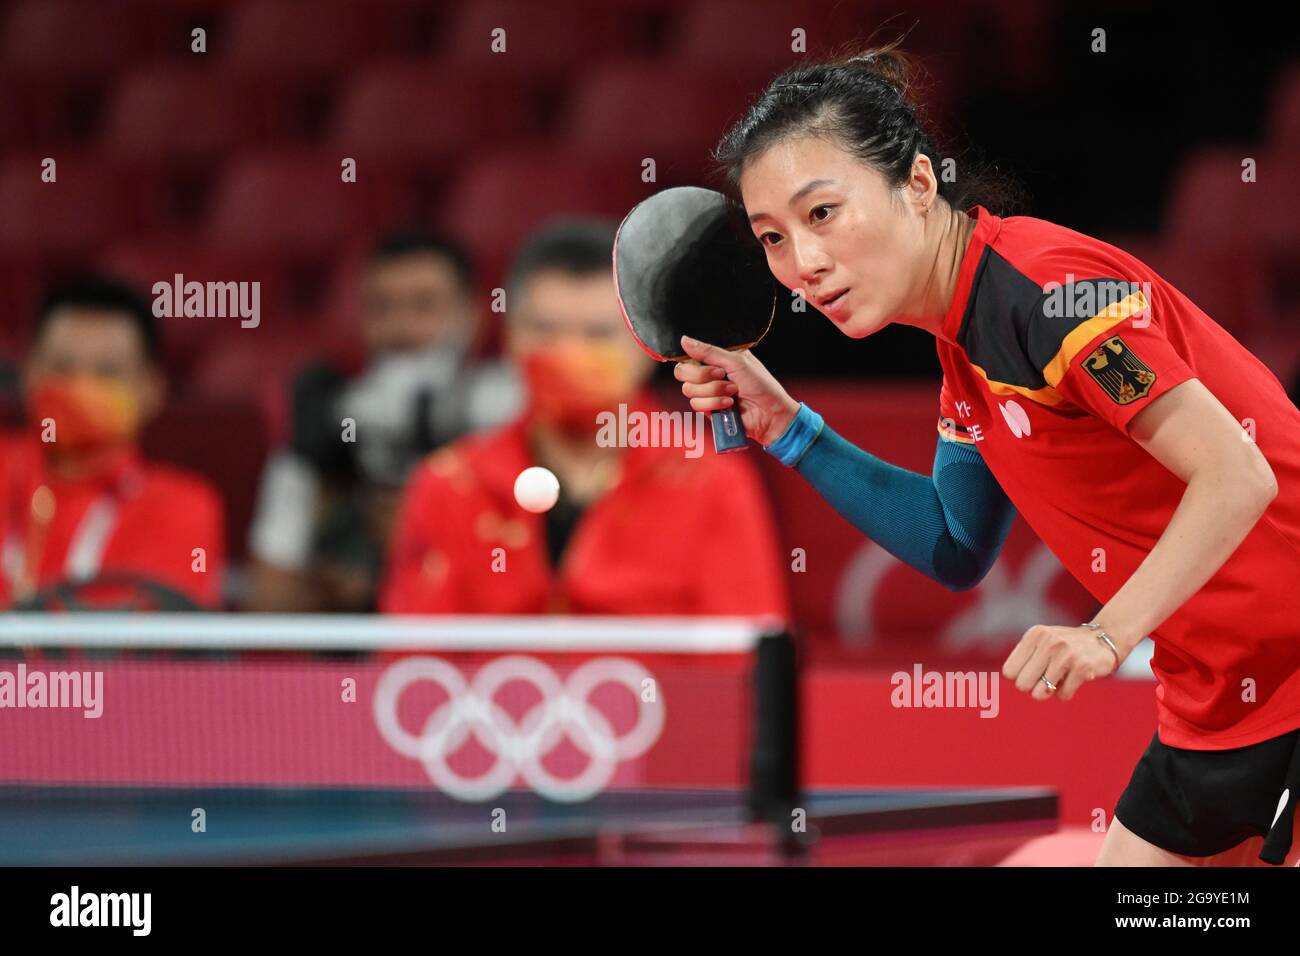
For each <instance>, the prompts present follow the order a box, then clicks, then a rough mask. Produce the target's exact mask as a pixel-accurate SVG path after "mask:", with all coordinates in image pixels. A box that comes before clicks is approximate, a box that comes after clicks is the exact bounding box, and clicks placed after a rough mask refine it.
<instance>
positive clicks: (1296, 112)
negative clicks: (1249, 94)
mask: <svg viewBox="0 0 1300 956" xmlns="http://www.w3.org/2000/svg"><path fill="white" fill-rule="evenodd" d="M1267 135H1268V143H1269V146H1270V147H1271V148H1272V149H1275V150H1280V151H1281V152H1282V153H1283V155H1285V154H1287V153H1289V154H1290V155H1292V156H1294V155H1296V153H1298V152H1300V62H1297V63H1292V64H1291V66H1290V67H1288V68H1287V69H1286V71H1285V72H1284V73H1283V74H1282V76H1281V78H1280V79H1279V80H1278V81H1277V85H1276V86H1274V87H1273V101H1272V105H1271V106H1270V108H1269V114H1268V134H1267Z"/></svg>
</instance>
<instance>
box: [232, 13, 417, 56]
mask: <svg viewBox="0 0 1300 956" xmlns="http://www.w3.org/2000/svg"><path fill="white" fill-rule="evenodd" d="M404 6H406V7H409V4H405V5H404V4H400V3H394V2H386V0H368V2H366V3H352V2H348V0H312V2H311V3H302V2H300V0H246V2H244V3H240V4H237V5H235V6H234V7H233V8H232V9H231V11H230V14H229V21H228V23H227V25H226V28H225V31H224V33H225V36H224V37H223V38H222V39H223V41H224V43H223V44H222V46H223V47H224V48H223V49H220V51H219V55H220V56H222V57H223V58H224V59H225V61H226V62H227V63H229V64H230V65H231V66H234V67H236V68H238V69H240V70H243V71H251V72H255V73H259V74H266V73H281V74H285V73H287V74H301V73H315V74H324V73H330V72H333V71H339V72H343V71H346V70H348V69H349V68H351V67H352V66H353V65H355V64H356V63H357V62H358V61H359V60H362V59H365V58H368V57H372V56H383V55H388V54H394V53H398V52H401V49H402V46H401V40H402V37H401V33H402V22H401V20H400V16H399V15H400V13H401V11H402V9H403V7H404Z"/></svg>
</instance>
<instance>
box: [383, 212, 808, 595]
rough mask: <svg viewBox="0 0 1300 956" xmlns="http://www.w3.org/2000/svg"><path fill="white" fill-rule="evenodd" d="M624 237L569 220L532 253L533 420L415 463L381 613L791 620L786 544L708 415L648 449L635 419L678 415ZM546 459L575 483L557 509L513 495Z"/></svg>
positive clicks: (522, 282)
mask: <svg viewBox="0 0 1300 956" xmlns="http://www.w3.org/2000/svg"><path fill="white" fill-rule="evenodd" d="M613 240H614V228H613V226H611V225H609V224H606V223H601V222H568V223H556V224H553V225H551V226H549V227H547V228H545V229H543V230H542V231H541V232H539V233H538V234H536V235H535V236H534V237H533V238H532V239H531V240H530V241H528V242H527V243H526V244H525V247H524V248H523V249H522V251H521V252H520V253H519V255H518V257H517V259H516V261H515V263H514V266H513V268H512V270H511V274H510V276H509V280H508V282H507V289H506V292H507V298H506V303H507V307H506V310H505V312H506V316H507V322H506V330H505V335H506V348H507V352H508V354H509V356H510V357H511V358H512V359H513V360H514V361H515V362H516V363H517V364H518V366H519V367H520V369H521V370H522V372H523V379H524V382H525V390H526V393H527V398H526V408H525V411H524V413H523V414H522V415H521V416H520V417H519V418H517V419H516V420H515V421H513V422H511V423H510V424H508V425H506V426H504V427H502V428H499V429H497V430H495V431H491V432H487V433H481V434H476V435H472V436H470V437H468V438H465V439H462V440H460V441H458V442H456V443H454V444H452V445H450V446H448V447H447V448H445V449H442V450H440V451H438V452H436V453H434V454H433V455H431V456H429V457H428V459H427V460H426V461H425V462H424V463H423V464H422V465H420V466H419V467H418V468H417V469H416V470H415V472H414V473H413V475H412V477H411V480H410V482H409V483H408V485H407V487H406V490H405V492H404V495H403V499H402V505H401V509H400V512H399V517H398V522H397V526H396V528H395V531H394V536H393V541H392V546H391V549H390V552H389V564H388V567H387V570H386V580H385V584H384V587H383V589H382V592H381V610H383V611H385V612H388V613H457V614H461V613H473V614H538V613H545V612H552V613H575V614H578V613H590V614H646V615H665V614H672V615H675V614H775V615H779V616H780V617H782V618H783V619H786V620H788V613H789V604H788V601H789V598H788V594H787V591H786V585H785V581H784V575H783V568H782V563H783V562H782V558H781V555H780V546H779V544H778V540H777V534H776V529H775V524H774V522H773V518H772V514H771V510H770V507H769V504H768V501H767V498H766V496H765V493H764V489H763V488H762V485H761V483H760V480H759V477H758V474H757V473H756V471H755V470H754V465H753V463H752V462H751V461H749V460H748V459H747V457H746V456H738V455H727V456H718V455H716V454H714V452H713V447H712V439H711V436H710V433H709V430H708V427H707V424H706V422H705V418H704V417H703V416H698V417H696V416H694V415H693V413H691V412H689V411H678V412H674V413H672V415H671V416H667V417H668V418H671V417H673V416H676V417H677V418H678V421H679V424H680V425H681V427H680V429H679V430H678V431H677V432H676V434H677V435H678V436H679V438H681V441H679V442H678V443H677V447H663V446H662V443H659V444H660V446H659V447H652V446H651V439H650V438H649V432H648V431H647V430H644V429H643V430H642V431H641V432H640V438H639V439H636V440H634V436H635V435H636V434H637V433H636V432H635V431H634V429H633V428H632V427H626V428H624V427H623V426H622V425H619V424H618V423H619V422H623V423H627V425H629V426H630V425H631V424H632V423H633V422H634V421H635V420H636V419H637V416H638V415H647V416H648V415H649V414H650V413H655V412H658V413H661V415H664V414H666V408H665V406H664V405H663V404H661V403H660V402H659V400H658V399H656V398H655V397H654V396H653V394H652V392H651V391H650V390H649V389H648V388H647V387H646V382H647V379H648V378H649V375H650V373H651V371H652V370H653V368H654V363H653V361H652V360H651V359H650V358H648V357H647V356H646V355H645V353H643V352H642V351H641V350H640V348H639V347H638V346H637V345H636V343H635V342H634V341H633V339H632V336H631V335H630V334H628V331H627V329H626V327H625V325H624V322H623V318H622V316H621V314H620V313H619V308H618V302H617V299H616V298H615V293H614V282H613V277H612V274H611V265H610V264H611V254H612V249H613ZM660 420H661V421H662V420H666V419H664V418H661V419H660ZM642 421H645V419H642ZM535 465H540V466H543V467H545V468H548V469H549V470H550V471H552V472H553V473H554V474H555V475H556V476H557V478H558V479H559V483H560V497H559V500H558V502H557V503H556V504H555V505H554V506H553V507H552V508H551V509H550V510H548V511H546V512H545V513H544V514H533V513H530V512H528V511H525V510H524V509H523V508H521V507H520V506H519V504H518V503H516V501H515V498H514V484H515V479H516V478H517V477H518V475H519V473H520V472H522V471H523V470H524V469H525V468H528V467H530V466H535ZM718 527H725V528H727V529H728V532H727V534H725V535H719V534H717V533H716V529H717V528H718Z"/></svg>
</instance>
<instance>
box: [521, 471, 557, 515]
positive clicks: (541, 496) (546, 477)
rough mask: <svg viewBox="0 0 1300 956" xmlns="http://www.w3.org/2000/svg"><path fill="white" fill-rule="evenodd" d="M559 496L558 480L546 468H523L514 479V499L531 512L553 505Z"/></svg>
mask: <svg viewBox="0 0 1300 956" xmlns="http://www.w3.org/2000/svg"><path fill="white" fill-rule="evenodd" d="M559 498H560V480H559V479H558V478H556V477H555V475H554V474H553V473H552V472H551V471H550V470H549V469H546V468H540V467H536V466H534V467H532V468H525V469H524V470H523V471H521V472H520V473H519V477H518V478H516V479H515V501H517V502H519V507H521V508H523V509H524V510H525V511H531V512H532V513H533V514H541V513H542V512H543V511H550V510H551V509H552V508H553V507H555V502H556V501H558V500H559Z"/></svg>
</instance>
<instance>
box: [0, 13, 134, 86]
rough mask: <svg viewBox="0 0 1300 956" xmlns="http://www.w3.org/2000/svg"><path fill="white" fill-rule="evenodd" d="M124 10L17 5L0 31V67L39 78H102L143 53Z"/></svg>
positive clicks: (132, 23) (132, 22)
mask: <svg viewBox="0 0 1300 956" xmlns="http://www.w3.org/2000/svg"><path fill="white" fill-rule="evenodd" d="M142 36H143V34H142V31H141V30H140V29H139V24H138V21H137V18H136V17H135V16H133V15H132V7H131V5H130V4H115V3H102V2H100V0H19V2H17V3H14V4H13V5H12V6H11V7H10V8H9V15H8V16H7V17H6V18H5V20H4V24H3V28H0V62H3V63H4V64H5V65H6V66H7V67H10V68H14V69H19V70H22V71H23V72H24V73H28V74H32V75H34V76H38V77H42V78H67V77H72V76H80V77H88V76H89V77H102V76H104V75H106V74H109V73H112V72H113V71H114V70H117V69H119V68H120V67H123V66H125V65H127V64H130V63H132V62H133V61H134V60H135V58H136V57H137V56H138V55H139V54H140V53H142V52H144V50H143V49H142Z"/></svg>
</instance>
